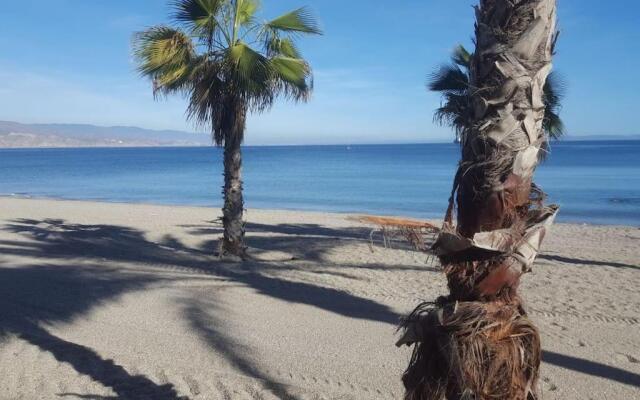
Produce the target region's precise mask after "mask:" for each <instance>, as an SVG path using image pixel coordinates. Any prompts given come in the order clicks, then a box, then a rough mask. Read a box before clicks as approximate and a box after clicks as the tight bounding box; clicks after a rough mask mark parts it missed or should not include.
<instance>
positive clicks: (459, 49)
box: [451, 44, 473, 70]
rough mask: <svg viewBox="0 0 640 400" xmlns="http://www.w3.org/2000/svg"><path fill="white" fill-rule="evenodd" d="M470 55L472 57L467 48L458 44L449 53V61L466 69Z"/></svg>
mask: <svg viewBox="0 0 640 400" xmlns="http://www.w3.org/2000/svg"><path fill="white" fill-rule="evenodd" d="M472 57H473V54H471V53H469V52H468V51H467V49H465V48H464V46H463V45H461V44H459V45H458V46H456V48H455V49H453V54H452V55H451V61H453V62H454V63H455V64H457V65H459V66H461V67H463V68H465V69H467V70H468V69H469V66H470V65H471V58H472Z"/></svg>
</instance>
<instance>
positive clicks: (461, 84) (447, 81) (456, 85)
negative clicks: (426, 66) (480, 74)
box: [427, 64, 469, 92]
mask: <svg viewBox="0 0 640 400" xmlns="http://www.w3.org/2000/svg"><path fill="white" fill-rule="evenodd" d="M427 87H428V88H429V90H431V91H434V92H448V91H453V92H465V91H467V89H468V88H469V76H468V75H467V74H466V73H465V72H464V71H462V70H461V69H460V68H459V67H458V66H457V65H453V64H451V65H443V66H442V67H440V69H438V70H437V71H436V72H434V73H433V74H431V76H430V77H429V81H428V83H427Z"/></svg>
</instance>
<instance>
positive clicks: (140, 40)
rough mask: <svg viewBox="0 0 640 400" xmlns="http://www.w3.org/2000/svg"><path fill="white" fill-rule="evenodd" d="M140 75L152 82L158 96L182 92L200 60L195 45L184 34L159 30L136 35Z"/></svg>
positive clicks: (135, 51)
mask: <svg viewBox="0 0 640 400" xmlns="http://www.w3.org/2000/svg"><path fill="white" fill-rule="evenodd" d="M133 41H134V56H135V57H136V59H137V60H138V71H139V72H140V74H141V75H143V76H147V77H149V78H151V79H152V80H153V82H154V90H155V91H156V92H165V93H170V92H173V91H177V90H181V89H182V88H183V86H184V85H185V84H186V83H187V81H188V79H189V73H190V71H191V69H192V68H193V65H194V64H195V61H196V60H197V57H196V54H195V50H194V44H193V42H192V41H191V38H190V37H189V36H188V35H186V34H185V33H184V32H182V31H179V30H177V29H174V28H170V27H166V26H157V27H153V28H150V29H147V30H146V31H143V32H139V33H137V34H135V35H134V39H133Z"/></svg>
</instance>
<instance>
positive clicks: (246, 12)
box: [238, 0, 261, 25]
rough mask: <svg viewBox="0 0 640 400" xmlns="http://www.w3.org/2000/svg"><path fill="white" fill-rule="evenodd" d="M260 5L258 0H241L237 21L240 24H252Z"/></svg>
mask: <svg viewBox="0 0 640 400" xmlns="http://www.w3.org/2000/svg"><path fill="white" fill-rule="evenodd" d="M260 5H261V4H260V0H242V1H241V2H240V3H239V7H238V23H239V24H241V25H249V24H252V23H253V22H254V21H255V15H256V13H257V12H258V10H259V9H260Z"/></svg>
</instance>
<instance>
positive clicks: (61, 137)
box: [0, 121, 211, 147]
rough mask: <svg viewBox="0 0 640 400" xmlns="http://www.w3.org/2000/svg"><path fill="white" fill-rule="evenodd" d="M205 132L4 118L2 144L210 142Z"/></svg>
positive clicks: (118, 145) (73, 145) (1, 133)
mask: <svg viewBox="0 0 640 400" xmlns="http://www.w3.org/2000/svg"><path fill="white" fill-rule="evenodd" d="M210 144H211V137H210V136H209V135H206V134H203V133H191V132H181V131H171V130H162V131H159V130H151V129H142V128H136V127H131V126H110V127H102V126H95V125H80V124H21V123H18V122H10V121H0V147H137V146H207V145H210Z"/></svg>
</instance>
